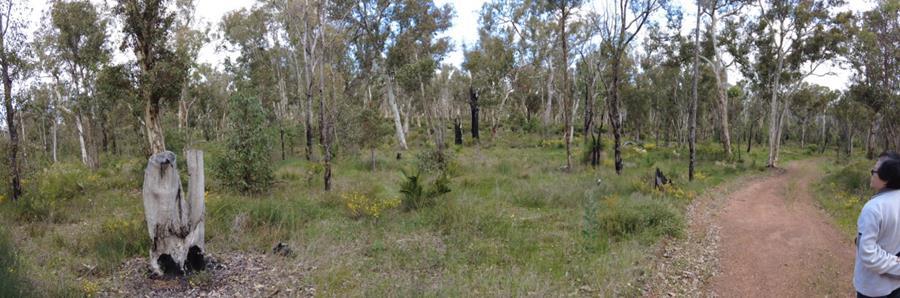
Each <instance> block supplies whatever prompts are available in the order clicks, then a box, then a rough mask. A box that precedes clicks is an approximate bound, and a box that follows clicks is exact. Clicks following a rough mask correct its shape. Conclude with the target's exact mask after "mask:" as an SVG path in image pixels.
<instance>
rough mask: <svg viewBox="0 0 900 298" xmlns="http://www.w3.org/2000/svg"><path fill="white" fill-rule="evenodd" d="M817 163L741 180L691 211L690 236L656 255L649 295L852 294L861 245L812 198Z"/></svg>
mask: <svg viewBox="0 0 900 298" xmlns="http://www.w3.org/2000/svg"><path fill="white" fill-rule="evenodd" d="M816 162H818V160H805V161H798V162H793V163H790V164H789V165H788V167H787V168H786V169H780V170H775V171H770V172H769V173H768V174H766V175H762V176H759V177H754V178H747V179H738V180H736V181H732V182H730V183H726V184H725V185H722V186H720V187H717V188H715V189H713V190H710V191H707V192H706V193H704V195H703V196H701V197H700V198H698V199H697V200H695V201H694V202H693V203H692V204H691V205H690V206H689V207H688V210H687V220H688V226H689V229H688V233H687V235H686V237H684V238H683V239H674V240H670V242H668V243H665V244H664V245H662V246H661V248H660V249H659V251H658V252H657V258H658V259H659V260H660V261H659V262H657V263H656V265H654V268H653V270H652V271H651V272H652V275H651V276H649V277H648V280H647V281H646V283H645V285H646V286H645V287H644V291H643V293H644V295H646V296H655V297H664V296H678V297H683V296H692V297H717V296H721V297H798V296H799V297H803V296H814V297H823V296H825V297H845V296H852V295H854V293H855V292H854V291H853V287H852V275H853V258H854V250H853V249H854V248H853V243H852V240H851V239H847V238H846V237H845V236H843V234H841V233H840V232H839V231H838V230H837V229H836V228H835V226H834V224H833V223H832V221H831V219H830V218H829V217H828V216H827V215H826V214H825V212H824V211H822V210H821V209H820V208H818V207H817V206H816V204H815V202H814V200H813V197H812V196H813V195H814V194H813V192H812V190H811V188H810V184H811V183H813V182H815V181H818V180H819V179H820V178H821V175H822V173H820V172H819V171H818V168H817V167H816Z"/></svg>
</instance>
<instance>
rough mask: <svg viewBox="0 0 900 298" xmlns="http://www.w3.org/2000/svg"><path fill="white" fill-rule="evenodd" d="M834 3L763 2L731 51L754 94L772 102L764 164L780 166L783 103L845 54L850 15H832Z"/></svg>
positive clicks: (783, 114)
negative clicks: (845, 21) (844, 26)
mask: <svg viewBox="0 0 900 298" xmlns="http://www.w3.org/2000/svg"><path fill="white" fill-rule="evenodd" d="M836 4H837V3H835V2H833V1H801V0H790V1H783V0H776V1H769V2H761V3H760V5H759V7H758V8H759V10H760V14H761V15H760V17H759V18H757V19H754V20H751V21H749V23H748V24H747V26H746V27H745V29H744V32H743V33H742V36H743V39H742V40H741V41H740V45H737V46H732V47H730V48H729V49H730V51H731V52H732V53H731V54H732V56H733V57H735V59H737V62H738V63H739V64H740V65H741V73H742V74H743V75H744V77H747V78H750V79H751V81H752V82H753V84H754V86H753V88H754V89H757V90H759V91H760V92H761V93H762V94H763V95H764V96H766V97H769V121H768V122H769V155H768V161H767V162H766V165H767V166H768V167H776V166H777V162H778V154H779V151H780V149H781V139H782V130H783V127H784V119H785V118H786V115H787V113H788V111H789V103H788V102H787V101H786V100H784V99H785V98H789V97H790V94H791V93H793V92H796V91H797V90H798V87H799V86H800V84H801V83H802V82H803V81H804V79H806V78H807V77H809V76H810V75H813V74H816V71H818V70H819V67H820V66H821V65H823V64H824V63H826V62H828V61H830V60H831V59H833V58H835V57H837V56H839V55H840V54H841V53H842V43H843V40H844V39H845V38H846V36H845V34H844V32H843V31H842V30H841V29H840V28H841V26H838V24H837V23H838V22H840V21H841V20H842V19H846V16H847V13H838V14H837V15H835V16H831V14H830V13H829V10H830V8H831V7H834V6H835V5H836Z"/></svg>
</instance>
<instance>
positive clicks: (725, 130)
mask: <svg viewBox="0 0 900 298" xmlns="http://www.w3.org/2000/svg"><path fill="white" fill-rule="evenodd" d="M750 2H751V1H750V0H706V5H707V6H706V7H705V9H704V10H705V13H706V14H707V15H709V19H710V20H709V24H708V27H707V30H706V31H707V33H708V35H709V40H710V43H711V47H712V52H713V54H712V58H713V59H712V61H710V60H709V59H706V58H705V57H703V58H704V60H706V62H708V63H709V64H710V66H711V68H712V70H713V73H714V77H715V79H716V103H717V106H718V108H719V111H718V113H719V115H720V117H719V125H720V129H721V131H722V146H723V147H724V150H725V156H726V157H727V158H731V155H732V149H731V128H730V125H729V116H728V111H729V110H728V95H727V91H726V89H727V88H726V84H727V83H728V80H727V77H726V70H727V69H728V67H730V66H731V65H732V64H734V61H732V62H731V63H728V64H726V63H725V62H724V61H723V59H722V52H721V50H720V47H721V46H720V44H719V38H720V36H719V32H718V31H719V21H720V20H724V21H726V22H728V21H729V19H730V18H733V17H735V16H737V15H739V14H740V13H741V12H742V10H743V7H744V6H745V5H748V4H749V3H750ZM698 4H702V3H698ZM723 37H725V38H729V37H732V38H733V36H731V35H724V36H723ZM724 41H725V42H726V43H733V42H734V41H733V40H729V39H726V40H724Z"/></svg>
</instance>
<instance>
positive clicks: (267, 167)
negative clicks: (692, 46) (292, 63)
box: [216, 94, 273, 193]
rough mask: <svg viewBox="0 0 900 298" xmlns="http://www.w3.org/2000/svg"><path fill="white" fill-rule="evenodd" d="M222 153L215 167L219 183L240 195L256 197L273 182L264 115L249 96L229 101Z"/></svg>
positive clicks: (258, 104) (241, 96)
mask: <svg viewBox="0 0 900 298" xmlns="http://www.w3.org/2000/svg"><path fill="white" fill-rule="evenodd" d="M229 108H230V113H229V118H230V120H231V123H232V125H233V126H232V127H231V129H230V130H229V132H228V138H227V141H226V145H225V146H226V152H225V153H224V155H223V156H222V157H221V158H220V160H219V162H218V164H217V165H216V168H217V171H216V174H217V175H218V178H219V180H220V182H221V183H222V184H223V185H225V186H226V187H228V188H231V189H233V190H236V191H240V192H244V193H259V192H263V191H265V190H267V189H268V187H269V186H270V185H271V184H272V181H273V175H272V173H273V170H272V165H271V162H270V159H271V158H270V150H271V144H270V142H269V139H270V137H269V135H268V134H267V133H266V129H265V126H266V112H265V110H264V109H263V107H262V104H261V103H260V102H259V101H258V100H257V99H256V97H253V96H247V95H243V94H235V95H234V96H232V97H231V102H230V107H229Z"/></svg>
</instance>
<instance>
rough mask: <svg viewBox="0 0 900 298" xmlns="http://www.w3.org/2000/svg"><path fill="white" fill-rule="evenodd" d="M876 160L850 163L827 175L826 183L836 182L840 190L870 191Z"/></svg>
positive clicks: (861, 192) (859, 192)
mask: <svg viewBox="0 0 900 298" xmlns="http://www.w3.org/2000/svg"><path fill="white" fill-rule="evenodd" d="M873 165H874V162H872V161H868V160H861V161H856V162H854V163H851V164H848V165H846V166H844V167H842V168H840V169H839V170H837V171H836V172H834V173H832V174H830V175H828V176H826V178H825V181H824V182H825V183H828V184H831V183H833V184H835V186H836V187H837V188H838V190H840V191H846V192H851V193H855V194H864V193H867V192H868V191H869V177H870V176H871V173H870V172H869V171H870V170H871V169H872V166H873Z"/></svg>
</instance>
